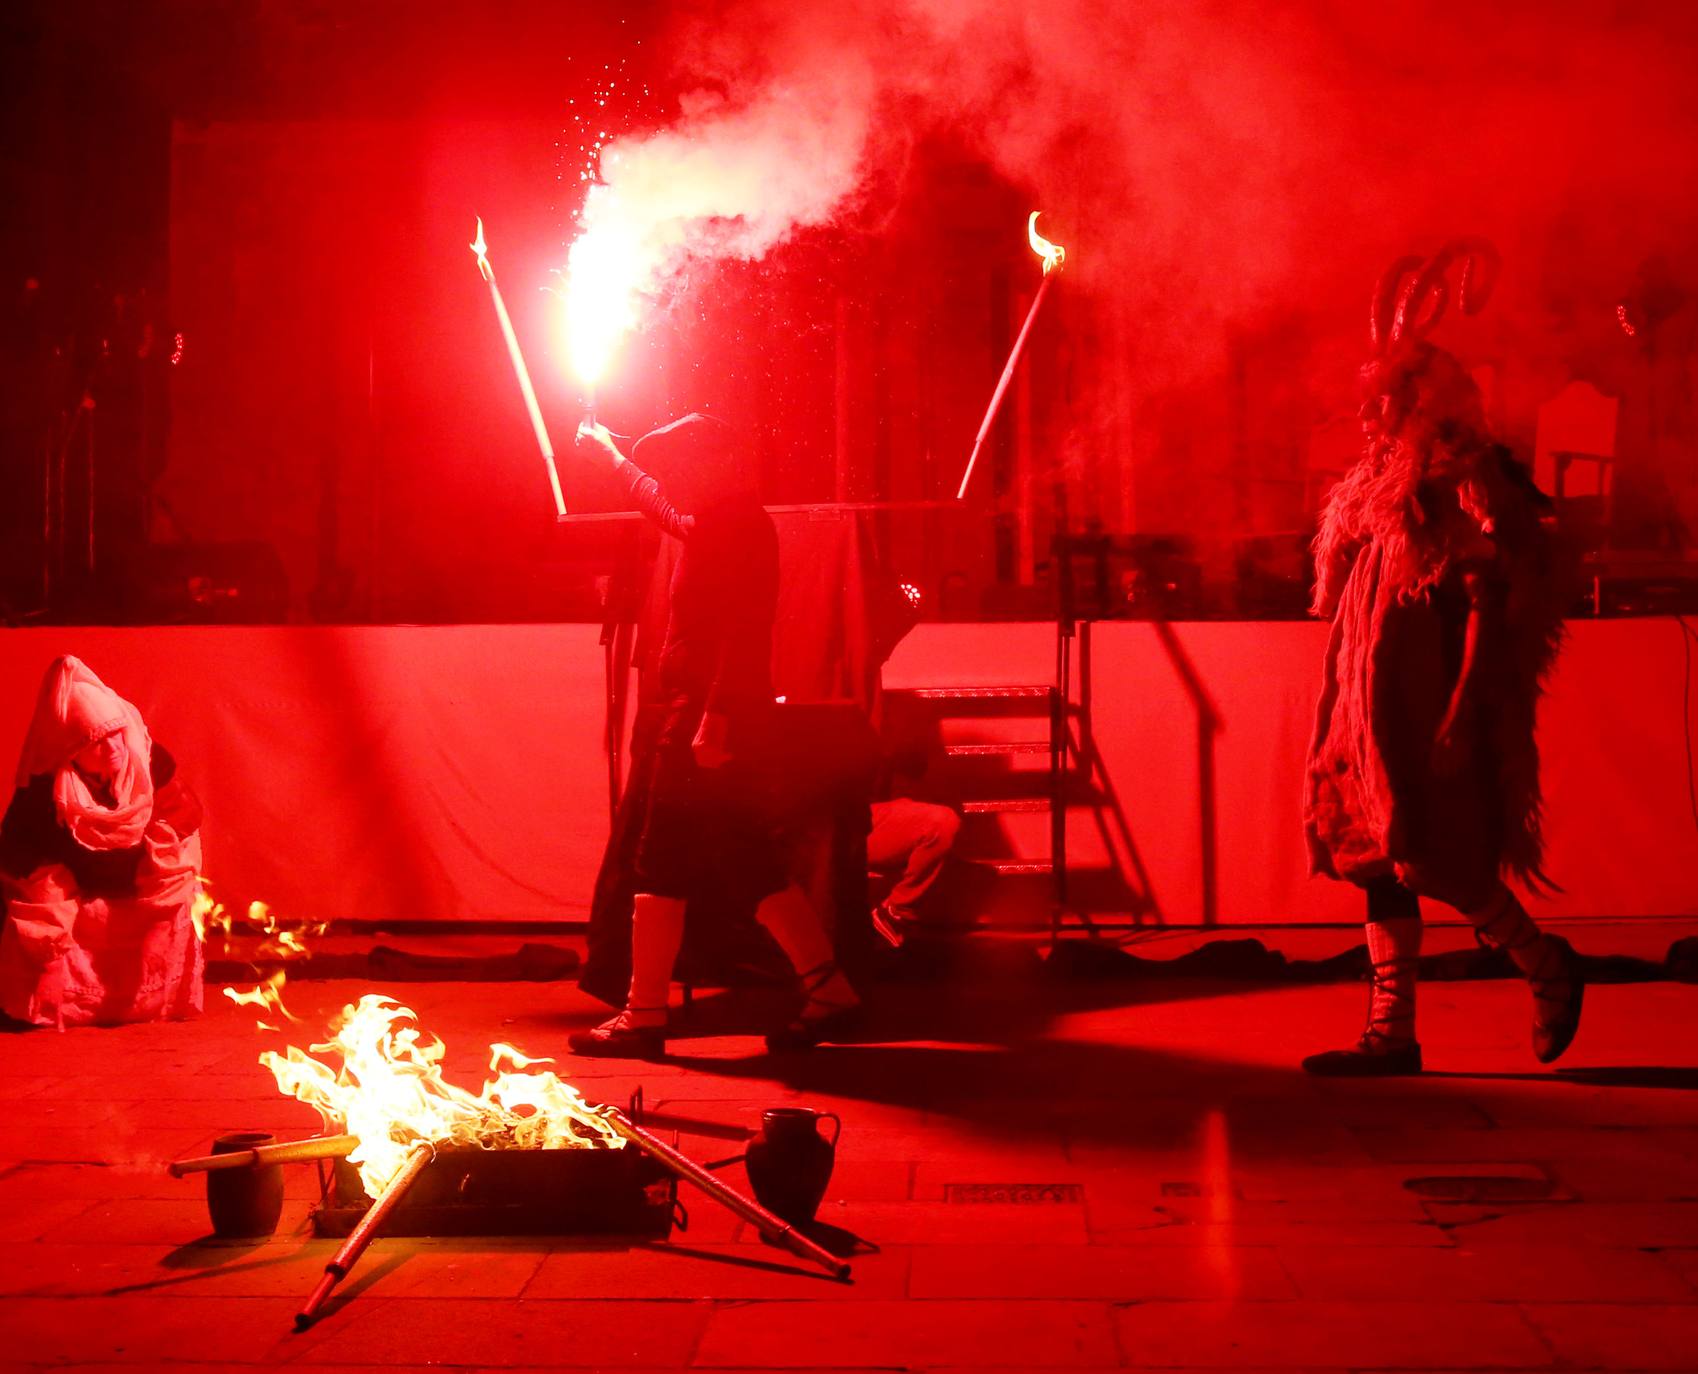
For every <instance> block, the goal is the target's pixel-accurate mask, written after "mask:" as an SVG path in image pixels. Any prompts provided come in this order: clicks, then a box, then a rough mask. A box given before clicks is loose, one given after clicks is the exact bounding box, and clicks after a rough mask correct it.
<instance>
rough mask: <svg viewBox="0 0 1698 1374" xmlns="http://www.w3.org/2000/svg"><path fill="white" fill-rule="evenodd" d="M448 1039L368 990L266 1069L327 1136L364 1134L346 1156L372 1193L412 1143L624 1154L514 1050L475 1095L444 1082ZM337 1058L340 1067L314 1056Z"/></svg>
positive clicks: (495, 1051)
mask: <svg viewBox="0 0 1698 1374" xmlns="http://www.w3.org/2000/svg"><path fill="white" fill-rule="evenodd" d="M446 1052H447V1051H446V1047H445V1046H444V1045H443V1043H442V1041H441V1040H439V1039H437V1038H436V1037H434V1036H430V1037H426V1036H425V1033H424V1031H423V1030H422V1028H421V1027H420V1026H419V1024H418V1017H417V1016H416V1015H415V1014H414V1013H413V1012H412V1011H411V1010H409V1009H408V1008H406V1007H404V1006H402V1005H400V1003H398V1002H395V1001H393V1000H391V999H390V998H387V997H382V996H379V995H378V994H376V993H367V994H366V995H365V996H364V997H362V998H360V1000H359V1002H358V1003H357V1004H355V1005H352V1006H347V1007H344V1008H343V1009H342V1016H341V1018H340V1020H339V1021H338V1022H337V1024H336V1026H335V1027H334V1029H333V1033H332V1036H331V1038H330V1039H329V1040H328V1041H326V1042H324V1043H323V1044H318V1045H313V1046H311V1053H307V1052H305V1051H303V1050H300V1049H298V1048H297V1047H296V1046H294V1045H290V1046H289V1047H288V1048H287V1050H285V1052H284V1053H282V1054H276V1053H274V1052H272V1051H269V1050H268V1051H266V1052H265V1053H263V1054H261V1055H260V1057H259V1061H260V1063H262V1064H264V1065H265V1066H266V1067H267V1068H268V1069H270V1070H271V1072H272V1074H273V1076H275V1078H276V1079H277V1085H278V1087H279V1088H281V1089H282V1090H283V1091H284V1092H286V1093H288V1094H289V1095H290V1096H292V1097H294V1098H296V1099H298V1100H299V1101H302V1102H305V1103H307V1104H308V1105H309V1106H311V1107H313V1108H314V1109H315V1110H316V1111H317V1112H318V1114H319V1116H320V1118H321V1119H322V1120H323V1122H324V1129H325V1132H326V1134H331V1135H340V1134H348V1135H354V1136H358V1137H359V1140H360V1143H359V1147H358V1148H357V1149H356V1150H354V1152H353V1153H352V1154H350V1155H349V1156H348V1158H349V1160H350V1161H351V1162H352V1163H353V1164H354V1165H355V1166H356V1167H357V1168H358V1170H359V1174H360V1182H361V1183H362V1185H363V1186H364V1187H365V1190H366V1192H367V1193H368V1194H370V1195H371V1196H372V1197H374V1198H375V1197H376V1196H377V1195H378V1194H379V1193H381V1192H382V1191H383V1188H384V1186H385V1185H386V1184H387V1183H388V1182H389V1181H390V1180H391V1179H392V1178H394V1177H395V1175H396V1174H397V1173H398V1172H399V1171H400V1170H401V1169H402V1167H403V1166H404V1165H405V1164H406V1162H407V1159H408V1157H409V1156H410V1155H411V1153H412V1151H413V1149H414V1147H415V1146H417V1145H418V1144H420V1143H421V1142H429V1143H430V1144H432V1145H461V1146H472V1147H477V1148H482V1149H542V1150H558V1149H620V1148H622V1147H623V1145H624V1140H623V1139H622V1138H621V1137H620V1136H619V1134H618V1133H617V1132H616V1131H614V1130H613V1128H612V1127H611V1126H609V1125H608V1124H607V1122H606V1120H605V1119H604V1118H603V1117H601V1116H600V1115H599V1114H598V1113H597V1112H596V1111H595V1110H594V1109H593V1108H591V1107H590V1106H589V1105H588V1104H587V1103H586V1102H585V1101H584V1099H583V1098H582V1097H581V1096H579V1094H578V1091H577V1089H575V1088H573V1087H572V1086H571V1084H569V1083H567V1082H565V1081H564V1080H562V1079H561V1078H560V1077H558V1076H557V1075H556V1074H555V1073H554V1072H553V1071H551V1070H547V1069H543V1070H541V1071H538V1066H540V1065H544V1064H551V1063H553V1062H554V1061H553V1060H550V1059H533V1058H530V1057H529V1056H527V1055H524V1054H522V1053H520V1052H519V1051H518V1050H516V1049H514V1048H513V1047H512V1046H511V1045H505V1044H497V1045H491V1046H490V1059H489V1075H490V1076H489V1077H488V1078H486V1080H485V1082H484V1085H483V1088H482V1090H481V1091H480V1092H478V1093H477V1094H473V1093H470V1092H467V1091H466V1090H465V1089H464V1088H459V1087H456V1086H454V1085H453V1084H452V1083H449V1082H447V1081H446V1080H445V1079H444V1078H443V1076H442V1058H443V1055H444V1054H445V1053H446ZM325 1054H328V1055H333V1056H335V1057H337V1058H338V1059H340V1061H341V1063H340V1067H332V1065H331V1064H329V1063H326V1062H325V1061H324V1060H323V1059H321V1058H318V1057H316V1056H319V1055H325Z"/></svg>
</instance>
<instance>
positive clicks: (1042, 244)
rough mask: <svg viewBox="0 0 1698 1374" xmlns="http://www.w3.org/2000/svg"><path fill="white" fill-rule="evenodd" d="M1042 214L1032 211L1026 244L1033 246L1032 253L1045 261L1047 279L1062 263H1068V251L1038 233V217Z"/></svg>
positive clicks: (1027, 228) (1027, 224) (1028, 223)
mask: <svg viewBox="0 0 1698 1374" xmlns="http://www.w3.org/2000/svg"><path fill="white" fill-rule="evenodd" d="M1041 213H1042V212H1041V211H1039V210H1034V211H1032V216H1031V218H1030V219H1028V220H1027V221H1026V242H1027V243H1029V244H1031V245H1032V251H1033V252H1034V253H1036V254H1037V255H1038V256H1039V257H1040V258H1042V259H1043V260H1044V275H1045V276H1046V277H1047V276H1048V275H1049V274H1050V273H1051V272H1053V271H1054V270H1055V269H1056V268H1057V267H1060V266H1061V264H1062V263H1064V262H1066V261H1067V250H1066V249H1065V248H1063V247H1062V246H1061V245H1060V244H1059V243H1051V242H1050V241H1049V240H1048V239H1046V238H1045V237H1044V236H1043V235H1042V234H1040V233H1039V232H1038V216H1039V214H1041Z"/></svg>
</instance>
